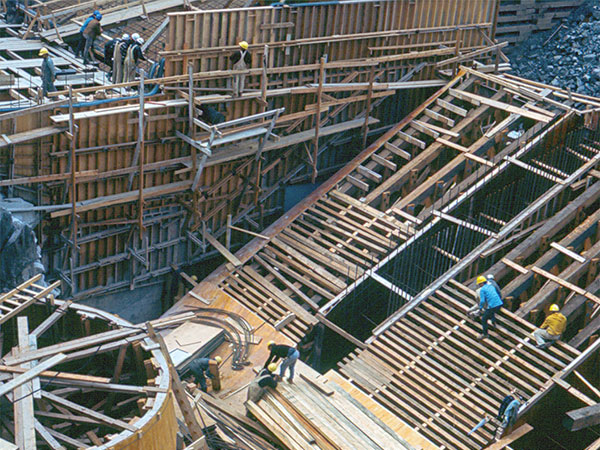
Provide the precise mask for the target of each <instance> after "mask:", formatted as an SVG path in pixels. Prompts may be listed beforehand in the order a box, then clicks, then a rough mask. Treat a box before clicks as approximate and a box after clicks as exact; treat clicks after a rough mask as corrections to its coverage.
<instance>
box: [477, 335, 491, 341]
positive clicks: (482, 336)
mask: <svg viewBox="0 0 600 450" xmlns="http://www.w3.org/2000/svg"><path fill="white" fill-rule="evenodd" d="M489 337H490V336H489V334H480V335H479V336H477V340H478V341H482V340H484V339H487V338H489Z"/></svg>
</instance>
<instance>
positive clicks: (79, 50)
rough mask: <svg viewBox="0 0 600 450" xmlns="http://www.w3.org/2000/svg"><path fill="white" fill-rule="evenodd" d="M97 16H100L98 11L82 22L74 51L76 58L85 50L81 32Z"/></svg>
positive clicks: (83, 37)
mask: <svg viewBox="0 0 600 450" xmlns="http://www.w3.org/2000/svg"><path fill="white" fill-rule="evenodd" d="M97 14H100V11H98V10H96V11H94V12H93V13H92V14H91V15H90V17H88V18H87V19H85V20H84V22H83V24H82V25H81V27H80V28H79V39H78V40H77V48H76V49H75V56H76V57H78V58H79V57H80V56H81V54H82V52H83V49H84V48H85V36H84V35H83V32H84V31H85V29H86V28H87V26H88V24H89V23H90V22H91V21H92V19H93V18H94V17H96V15H97Z"/></svg>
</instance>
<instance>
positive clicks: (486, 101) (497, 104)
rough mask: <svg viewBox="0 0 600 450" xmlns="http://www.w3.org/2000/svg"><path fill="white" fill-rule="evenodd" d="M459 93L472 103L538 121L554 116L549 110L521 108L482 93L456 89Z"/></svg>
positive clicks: (550, 118)
mask: <svg viewBox="0 0 600 450" xmlns="http://www.w3.org/2000/svg"><path fill="white" fill-rule="evenodd" d="M455 93H456V94H457V95H461V96H462V98H463V99H465V100H467V101H470V102H472V103H474V104H475V103H478V104H482V105H487V106H491V107H492V108H496V109H501V110H503V111H507V112H509V113H513V114H519V115H521V116H523V117H528V118H529V119H533V120H536V121H538V122H543V123H548V122H550V120H552V118H553V117H554V114H553V113H550V112H548V114H539V113H534V112H532V111H529V110H528V109H524V108H519V107H517V106H513V105H509V104H508V103H504V102H501V101H499V100H492V99H490V98H487V97H483V96H481V95H476V94H472V93H470V92H466V91H461V90H458V89H457V90H455Z"/></svg>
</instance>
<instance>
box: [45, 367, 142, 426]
mask: <svg viewBox="0 0 600 450" xmlns="http://www.w3.org/2000/svg"><path fill="white" fill-rule="evenodd" d="M41 364H43V363H41ZM42 397H44V398H45V399H47V400H49V401H51V402H52V403H55V404H57V405H60V406H64V407H65V408H68V409H70V410H72V411H76V412H78V413H79V414H82V415H84V416H87V417H90V418H92V419H95V420H97V421H98V422H100V423H103V424H105V425H108V426H110V427H112V428H117V429H124V430H129V431H132V432H135V431H137V428H136V427H134V426H133V425H129V424H128V423H127V422H123V421H122V420H119V419H113V418H112V417H108V416H106V415H104V414H101V413H99V412H97V411H94V410H93V409H89V408H86V407H85V406H81V405H79V404H77V403H74V402H72V401H70V400H67V399H65V398H62V397H59V396H58V395H54V394H52V393H50V392H47V391H42Z"/></svg>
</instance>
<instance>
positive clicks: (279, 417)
mask: <svg viewBox="0 0 600 450" xmlns="http://www.w3.org/2000/svg"><path fill="white" fill-rule="evenodd" d="M248 406H249V410H250V412H252V414H254V416H255V417H256V419H257V420H258V421H260V422H261V423H262V424H263V425H265V426H266V427H267V428H268V429H269V430H271V432H272V433H273V434H274V435H275V436H276V437H277V438H278V439H279V440H280V441H281V442H282V443H283V444H284V445H285V446H286V448H289V449H290V450H317V449H324V450H355V449H357V448H360V449H365V450H391V449H398V450H414V449H415V447H413V446H411V445H410V444H408V443H407V442H406V441H404V440H403V439H401V438H400V437H399V436H398V435H396V433H394V431H393V430H392V429H391V428H389V427H388V426H387V425H385V424H384V423H383V422H382V421H381V420H379V419H378V418H377V417H376V416H375V415H373V414H372V413H371V412H370V411H369V410H367V409H366V408H365V407H364V406H362V405H361V404H360V403H359V402H358V401H357V400H355V399H354V398H353V397H351V396H350V395H349V394H348V393H346V392H345V391H344V390H343V389H342V388H341V387H339V386H338V385H337V384H335V383H334V382H332V381H325V382H323V381H322V380H321V379H316V378H315V377H313V376H312V375H309V374H308V373H306V372H304V371H302V373H301V374H300V375H299V376H298V375H297V376H296V377H295V378H294V383H293V384H290V383H288V382H286V381H283V382H281V383H279V385H278V386H277V389H269V390H268V392H267V393H266V394H265V395H264V396H263V398H262V399H261V400H260V401H259V402H258V404H254V403H249V405H248Z"/></svg>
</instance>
